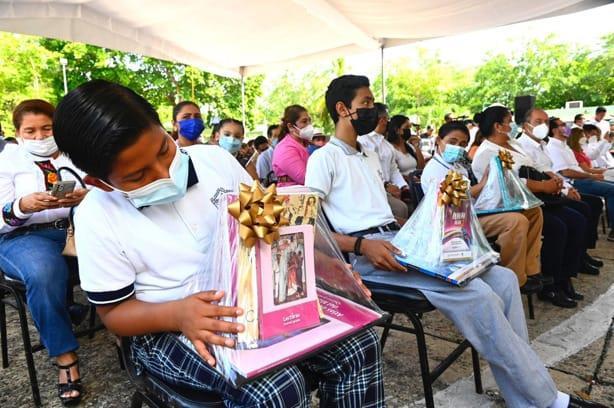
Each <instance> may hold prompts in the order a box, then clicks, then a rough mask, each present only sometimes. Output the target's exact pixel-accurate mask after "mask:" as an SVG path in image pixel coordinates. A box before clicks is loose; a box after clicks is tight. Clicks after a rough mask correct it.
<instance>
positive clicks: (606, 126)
mask: <svg viewBox="0 0 614 408" xmlns="http://www.w3.org/2000/svg"><path fill="white" fill-rule="evenodd" d="M607 113H608V112H607V109H606V108H604V107H603V106H599V107H597V109H595V120H594V121H592V123H593V124H594V125H595V126H597V127H598V128H599V130H601V136H605V135H606V134H607V133H608V132H609V131H610V122H609V121H608V120H606V118H605V116H606V115H607Z"/></svg>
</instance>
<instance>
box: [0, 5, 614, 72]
mask: <svg viewBox="0 0 614 408" xmlns="http://www.w3.org/2000/svg"><path fill="white" fill-rule="evenodd" d="M611 2H612V1H608V0H539V1H536V0H514V1H510V0H456V1H453V0H411V1H409V0H181V1H176V2H173V1H168V0H0V30H1V31H9V32H15V33H22V34H33V35H39V36H44V37H50V38H58V39H63V40H69V41H77V42H83V43H88V44H93V45H98V46H101V47H106V48H111V49H117V50H121V51H129V52H134V53H139V54H143V55H147V56H151V57H156V58H160V59H165V60H172V61H177V62H182V63H185V64H189V65H194V66H197V67H199V68H201V69H203V70H206V71H209V72H213V73H217V74H221V75H225V76H233V77H242V78H243V77H244V76H247V75H250V74H255V73H260V72H266V71H268V70H271V69H277V68H288V67H292V66H297V65H306V64H310V63H314V62H317V61H321V60H325V59H332V58H336V57H339V56H344V55H349V54H356V53H361V52H368V51H377V50H380V49H381V56H382V59H383V50H384V48H387V47H392V46H397V45H402V44H408V43H411V42H415V41H420V40H425V39H429V38H435V37H442V36H449V35H453V34H459V33H463V32H468V31H474V30H479V29H484V28H490V27H497V26H502V25H507V24H512V23H517V22H522V21H527V20H532V19H538V18H544V17H552V16H556V15H561V14H567V13H572V12H577V11H580V10H584V9H587V8H592V7H596V6H600V5H604V4H608V3H611ZM382 67H383V60H382Z"/></svg>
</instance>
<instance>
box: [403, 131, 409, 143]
mask: <svg viewBox="0 0 614 408" xmlns="http://www.w3.org/2000/svg"><path fill="white" fill-rule="evenodd" d="M410 137H411V129H409V128H408V129H403V140H405V141H406V142H407V141H408V140H409V138H410Z"/></svg>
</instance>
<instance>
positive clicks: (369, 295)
mask: <svg viewBox="0 0 614 408" xmlns="http://www.w3.org/2000/svg"><path fill="white" fill-rule="evenodd" d="M348 267H349V268H350V269H351V268H352V265H348ZM352 275H353V276H354V279H356V282H358V286H360V289H362V291H363V292H364V293H365V296H367V297H368V298H369V299H371V291H370V290H369V288H368V287H366V286H365V284H364V283H363V282H362V278H361V277H360V274H359V273H358V272H356V271H354V270H352Z"/></svg>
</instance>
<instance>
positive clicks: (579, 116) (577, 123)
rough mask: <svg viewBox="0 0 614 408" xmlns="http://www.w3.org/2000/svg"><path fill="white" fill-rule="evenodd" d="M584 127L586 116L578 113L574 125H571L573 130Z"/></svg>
mask: <svg viewBox="0 0 614 408" xmlns="http://www.w3.org/2000/svg"><path fill="white" fill-rule="evenodd" d="M583 126H584V115H583V114H581V113H578V114H577V115H576V116H574V118H573V125H571V128H572V129H575V128H579V129H582V127H583Z"/></svg>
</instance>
